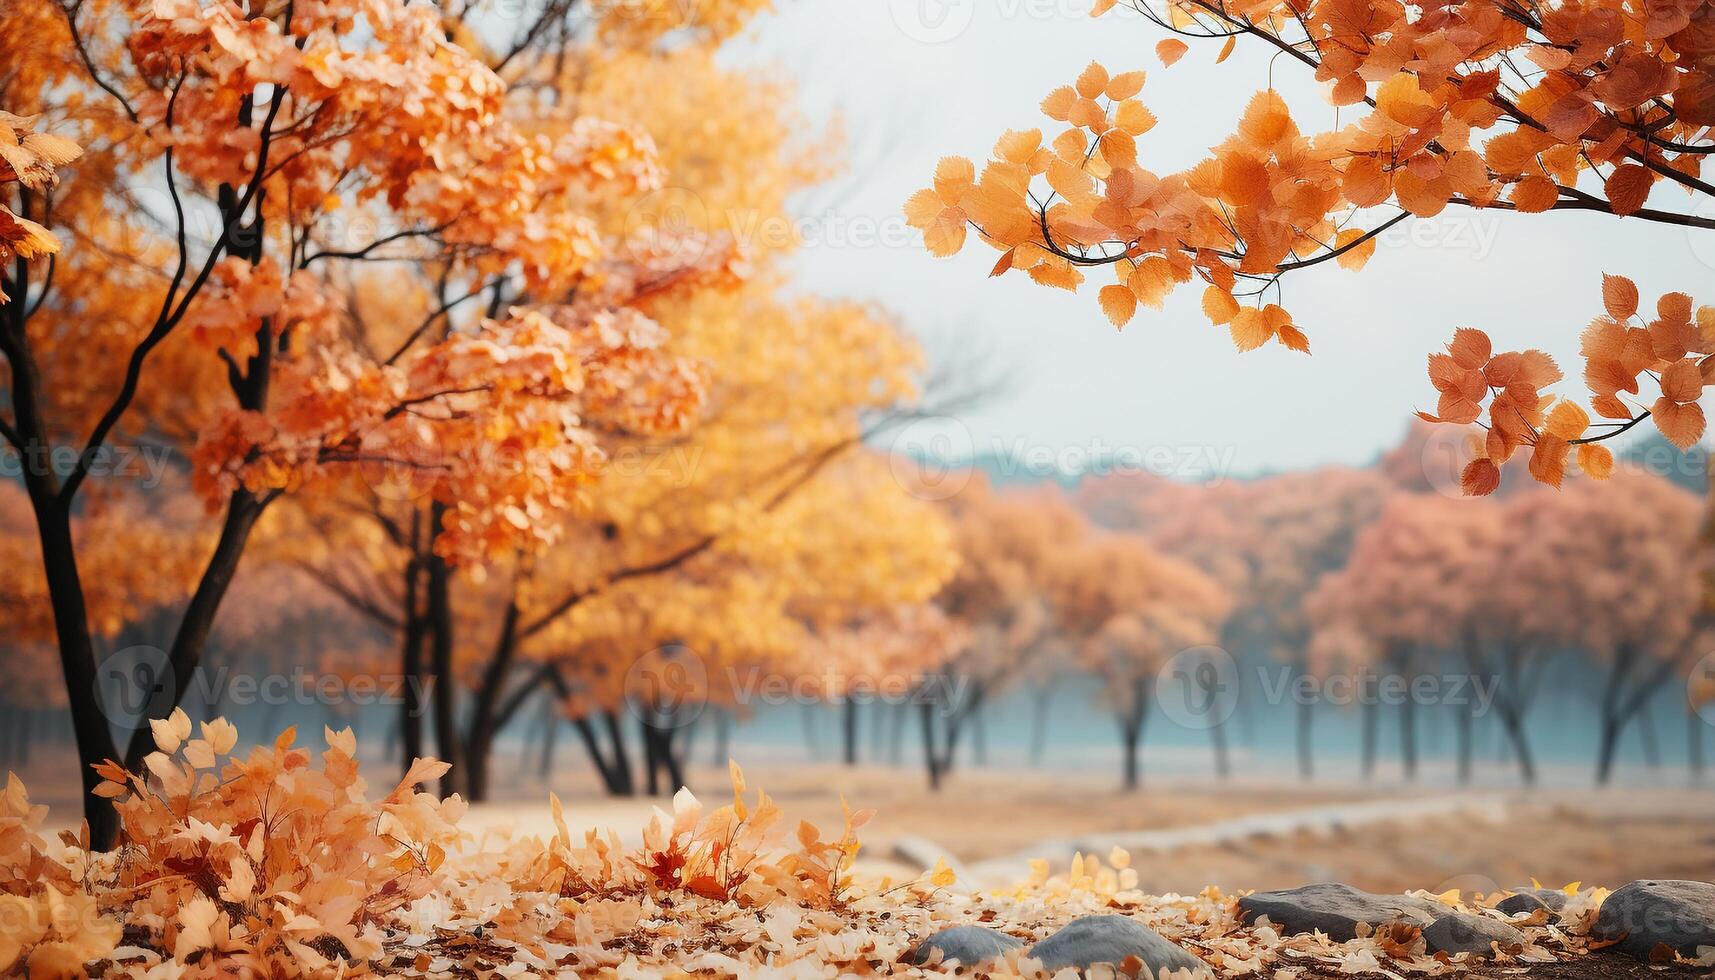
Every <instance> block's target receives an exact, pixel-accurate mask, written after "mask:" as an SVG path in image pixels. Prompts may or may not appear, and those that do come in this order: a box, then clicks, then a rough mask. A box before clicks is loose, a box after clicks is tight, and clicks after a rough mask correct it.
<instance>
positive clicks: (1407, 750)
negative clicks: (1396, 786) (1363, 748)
mask: <svg viewBox="0 0 1715 980" xmlns="http://www.w3.org/2000/svg"><path fill="white" fill-rule="evenodd" d="M1399 757H1400V762H1401V764H1402V765H1403V766H1404V768H1405V778H1406V779H1408V780H1415V779H1416V778H1417V704H1416V702H1415V701H1414V700H1413V699H1412V698H1411V696H1410V695H1407V696H1406V698H1405V699H1404V700H1403V701H1401V702H1400V703H1399Z"/></svg>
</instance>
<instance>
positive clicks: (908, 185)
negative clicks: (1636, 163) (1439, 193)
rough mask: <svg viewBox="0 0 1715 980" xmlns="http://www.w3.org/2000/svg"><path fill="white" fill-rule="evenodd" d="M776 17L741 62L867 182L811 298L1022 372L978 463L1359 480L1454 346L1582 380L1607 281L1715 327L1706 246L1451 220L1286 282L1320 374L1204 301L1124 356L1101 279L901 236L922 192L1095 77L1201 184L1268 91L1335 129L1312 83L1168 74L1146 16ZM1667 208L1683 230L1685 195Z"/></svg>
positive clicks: (1193, 69)
mask: <svg viewBox="0 0 1715 980" xmlns="http://www.w3.org/2000/svg"><path fill="white" fill-rule="evenodd" d="M780 6H781V10H780V12H779V13H777V14H776V15H773V16H771V17H769V18H768V19H766V20H765V21H763V22H762V23H761V24H760V25H759V26H758V27H757V28H756V29H755V30H754V32H753V35H754V36H753V38H752V39H751V40H749V41H748V42H747V43H746V44H744V45H743V46H741V47H740V49H739V50H738V51H737V52H735V54H734V59H735V60H736V61H740V62H743V63H747V64H751V63H754V64H773V65H776V66H778V67H779V69H780V70H781V71H783V72H784V73H786V74H787V75H788V76H789V77H790V78H792V79H793V80H794V81H795V82H796V84H797V85H798V87H799V91H800V94H801V105H802V106H803V108H804V110H805V112H806V115H807V116H808V117H809V118H810V119H811V120H812V121H813V122H815V123H820V122H823V121H825V120H828V119H830V118H834V117H836V116H837V117H838V118H840V119H841V120H842V121H843V124H844V126H845V128H846V131H847V134H848V138H849V144H850V151H851V152H850V155H851V159H852V168H851V170H850V172H849V173H847V174H846V175H845V176H843V177H842V178H841V179H839V180H837V181H835V182H834V183H833V184H832V185H830V186H827V187H825V188H822V189H819V190H818V191H816V192H814V193H812V194H809V195H806V196H805V197H804V199H802V200H801V201H800V202H799V212H800V216H801V217H802V219H803V220H804V221H805V223H806V224H805V227H806V236H807V239H808V242H807V245H806V247H805V248H804V249H803V251H802V252H801V254H800V255H799V256H798V257H797V258H796V261H797V263H798V267H799V270H800V272H801V274H802V276H801V278H802V281H803V283H804V284H805V286H806V288H808V289H811V290H814V291H816V292H819V293H823V294H826V295H834V296H843V297H855V298H865V299H873V300H876V301H878V302H880V303H883V304H885V305H886V306H888V307H890V308H892V309H893V310H895V311H897V312H898V313H899V314H900V315H901V316H902V317H903V318H904V320H905V321H906V322H907V323H908V324H909V325H910V326H911V328H912V329H913V330H915V331H917V332H919V333H920V334H922V335H925V336H926V337H929V338H931V339H932V342H933V345H934V346H935V347H936V348H937V349H939V350H941V351H942V352H943V353H946V352H951V355H952V356H954V357H958V358H963V357H968V356H970V355H971V353H972V352H985V351H986V352H989V353H990V355H991V356H992V358H993V359H994V360H996V361H997V362H998V363H1001V364H1005V365H1007V366H1010V367H1011V368H1012V369H1013V371H1014V377H1015V383H1014V384H1013V385H1012V386H1011V387H1010V389H1009V390H1008V391H1007V392H1006V394H1005V395H1004V396H1003V397H1000V398H997V399H994V400H992V401H991V402H990V403H989V404H986V405H984V406H983V407H981V408H979V409H976V410H973V411H970V412H967V413H964V414H963V415H962V417H961V419H960V422H961V424H962V426H963V428H964V429H965V430H968V432H969V433H970V439H971V441H972V444H973V445H974V447H975V448H976V449H977V450H979V451H982V450H992V449H994V448H996V447H999V448H1001V449H1003V450H1006V451H1012V450H1014V449H1017V448H1018V447H1031V448H1034V449H1036V450H1038V451H1039V452H1040V451H1044V450H1046V451H1048V452H1055V451H1060V450H1071V451H1072V452H1073V453H1076V452H1079V451H1082V450H1089V449H1094V450H1096V451H1098V452H1099V451H1101V449H1102V448H1103V447H1112V446H1123V447H1128V448H1130V449H1132V450H1139V449H1151V450H1154V451H1156V452H1157V456H1156V458H1158V459H1160V458H1165V456H1164V455H1162V454H1161V452H1160V451H1161V450H1162V448H1163V447H1165V448H1166V449H1167V450H1169V451H1170V452H1171V453H1172V454H1173V455H1175V456H1186V455H1195V454H1204V455H1209V456H1214V457H1219V458H1222V459H1226V460H1229V461H1230V471H1232V472H1239V473H1245V472H1255V471H1259V470H1265V469H1281V468H1295V467H1301V466H1306V465H1311V464H1315V463H1322V462H1347V463H1362V462H1366V461H1368V460H1370V459H1371V458H1373V457H1374V456H1375V454H1376V453H1377V452H1378V451H1380V450H1381V449H1383V448H1385V447H1387V446H1390V445H1392V444H1394V443H1395V442H1397V441H1398V439H1399V438H1400V436H1401V434H1402V433H1403V431H1404V429H1405V427H1406V425H1407V422H1408V420H1409V417H1410V415H1411V412H1412V411H1413V410H1414V409H1417V408H1433V407H1434V399H1433V397H1432V395H1433V391H1432V389H1431V388H1430V386H1429V382H1428V380H1427V379H1426V378H1425V376H1424V370H1423V363H1424V355H1425V354H1426V353H1427V352H1428V351H1430V350H1431V349H1436V348H1438V346H1439V345H1440V344H1442V343H1444V342H1445V341H1446V340H1447V338H1448V337H1450V336H1451V334H1452V331H1453V329H1454V328H1455V327H1458V326H1466V325H1470V326H1480V327H1482V328H1484V329H1486V330H1488V331H1489V333H1490V334H1491V335H1492V336H1493V337H1494V338H1495V340H1496V343H1497V344H1498V345H1505V346H1506V347H1527V346H1537V347H1542V348H1544V349H1546V350H1548V351H1549V352H1550V353H1552V354H1554V355H1555V356H1556V358H1557V359H1559V360H1560V361H1561V362H1562V364H1563V365H1567V364H1571V363H1572V355H1574V354H1575V353H1576V337H1577V334H1578V331H1579V330H1580V329H1581V327H1582V325H1583V324H1585V323H1587V322H1588V321H1589V320H1590V318H1591V317H1592V316H1594V315H1596V314H1597V313H1598V312H1600V293H1599V285H1600V275H1601V273H1602V272H1603V271H1604V270H1607V271H1612V272H1618V273H1623V274H1627V275H1631V276H1632V277H1634V278H1635V279H1637V280H1638V283H1639V286H1640V288H1641V289H1642V291H1643V293H1644V295H1645V296H1646V298H1648V297H1653V296H1656V295H1659V294H1660V293H1662V292H1665V291H1669V290H1675V289H1679V290H1686V291H1689V292H1692V293H1693V295H1694V296H1696V297H1697V298H1698V299H1699V300H1700V301H1715V298H1712V297H1715V291H1712V290H1710V289H1709V288H1708V284H1709V283H1710V282H1711V278H1712V277H1711V272H1712V271H1715V233H1707V232H1705V233H1703V238H1702V239H1701V240H1698V239H1696V238H1694V237H1692V236H1694V235H1696V234H1697V233H1695V232H1687V231H1685V230H1681V229H1678V228H1672V227H1664V226H1660V225H1651V224H1645V223H1642V222H1629V221H1620V220H1617V219H1614V218H1611V217H1606V216H1601V215H1582V214H1577V213H1557V214H1545V215H1532V216H1517V215H1506V214H1502V213H1499V212H1473V211H1468V210H1461V209H1454V210H1453V211H1451V212H1449V213H1448V214H1447V215H1444V216H1443V217H1441V218H1439V219H1434V220H1430V221H1421V222H1417V223H1415V224H1407V225H1402V226H1401V227H1399V228H1396V229H1394V230H1393V231H1392V232H1390V233H1389V234H1387V235H1386V237H1384V238H1383V239H1382V240H1381V245H1380V247H1379V248H1378V249H1377V252H1376V255H1375V257H1374V258H1373V259H1372V260H1371V261H1370V263H1369V265H1368V266H1367V267H1366V268H1365V269H1364V271H1363V272H1361V273H1356V274H1354V273H1351V272H1347V271H1345V270H1342V269H1339V268H1337V267H1336V266H1335V265H1334V264H1333V263H1329V264H1328V265H1326V266H1321V267H1317V268H1315V269H1310V270H1305V271H1303V272H1299V273H1295V274H1292V275H1290V276H1288V277H1287V278H1286V280H1285V283H1284V284H1285V288H1286V293H1285V299H1286V305H1287V307H1288V308H1289V309H1290V310H1291V311H1292V312H1293V314H1294V316H1295V318H1296V319H1297V321H1298V322H1299V323H1300V324H1301V325H1302V326H1304V327H1305V328H1306V329H1307V331H1308V332H1309V335H1310V340H1311V345H1312V350H1313V351H1314V354H1313V356H1310V357H1305V356H1304V355H1302V354H1297V353H1293V352H1290V351H1287V350H1285V349H1284V348H1281V347H1279V346H1277V345H1270V346H1268V347H1266V348H1264V349H1263V350H1260V351H1256V352H1252V353H1249V354H1243V355H1241V354H1239V353H1238V352H1237V351H1235V350H1234V349H1233V347H1232V344H1231V341H1230V339H1229V337H1228V334H1227V332H1226V330H1225V329H1223V328H1215V327H1211V326H1210V325H1209V323H1208V321H1207V320H1206V319H1204V317H1203V315H1202V313H1201V311H1200V309H1199V307H1198V303H1199V299H1200V295H1201V290H1199V289H1194V288H1189V287H1187V288H1183V289H1181V290H1180V292H1178V293H1176V294H1175V295H1174V297H1173V298H1172V299H1171V300H1169V302H1168V304H1167V307H1166V309H1165V310H1163V311H1160V312H1156V311H1152V310H1147V309H1146V310H1141V311H1140V313H1139V315H1138V317H1137V319H1135V320H1133V321H1132V323H1131V324H1130V325H1129V326H1128V327H1127V328H1126V329H1125V331H1124V332H1123V333H1120V332H1116V331H1115V330H1114V329H1113V328H1112V327H1111V326H1109V325H1108V323H1107V321H1106V320H1105V319H1104V318H1103V316H1102V314H1101V312H1100V310H1099V308H1098V307H1097V305H1096V302H1095V296H1094V291H1095V289H1096V288H1098V287H1099V286H1100V285H1102V284H1104V283H1106V282H1107V281H1109V280H1107V278H1106V277H1102V278H1101V279H1100V280H1099V281H1098V280H1097V279H1096V277H1092V281H1091V283H1090V284H1087V285H1086V287H1085V289H1084V290H1083V291H1081V292H1080V293H1079V294H1077V295H1072V294H1069V293H1065V292H1063V291H1060V290H1049V289H1044V288H1041V287H1038V286H1036V285H1035V284H1034V283H1032V282H1030V280H1029V279H1028V278H1026V277H1024V276H1022V275H1018V274H1013V275H1008V276H1005V277H1002V278H1000V279H994V280H990V279H988V278H987V273H988V270H989V267H990V266H991V265H992V264H993V263H994V260H995V257H996V255H995V253H994V252H993V251H992V250H990V249H988V248H987V247H985V246H980V245H977V244H975V243H973V244H972V245H970V246H967V248H966V250H965V252H964V253H962V254H961V255H959V256H957V257H956V258H953V259H934V258H931V257H930V256H929V255H928V254H927V253H925V252H924V251H923V250H922V247H921V244H920V242H919V241H918V240H917V239H916V238H915V236H912V235H907V234H905V232H906V231H907V229H904V228H903V222H902V219H900V218H899V212H900V207H901V204H902V202H903V201H904V200H905V198H906V197H907V196H908V195H909V194H910V193H911V192H912V191H914V190H916V189H918V188H920V187H924V186H927V184H928V181H929V177H930V175H931V173H932V172H933V170H934V167H935V163H936V161H937V160H938V159H939V158H940V157H941V156H943V155H946V154H960V155H965V156H969V157H972V158H974V159H976V160H977V161H978V165H979V168H980V166H981V161H982V160H983V159H984V158H985V156H986V154H987V151H988V150H989V148H990V147H991V146H992V144H993V142H994V139H995V138H996V137H997V136H999V135H1000V134H1001V133H1002V132H1003V131H1004V130H1006V129H1008V128H1030V127H1039V126H1045V125H1047V124H1048V123H1047V120H1046V119H1045V118H1044V117H1042V116H1041V114H1040V112H1039V111H1038V110H1037V108H1036V105H1037V103H1038V102H1039V101H1040V99H1041V98H1042V96H1044V95H1046V94H1047V93H1048V92H1049V91H1050V90H1051V89H1053V88H1054V87H1056V86H1058V85H1063V84H1067V83H1069V82H1071V81H1072V80H1073V79H1074V78H1075V77H1076V76H1077V74H1078V72H1079V71H1080V70H1081V69H1082V68H1083V66H1084V65H1085V64H1087V63H1088V62H1089V61H1090V60H1091V59H1095V60H1099V61H1101V62H1102V63H1103V64H1105V65H1107V66H1108V67H1109V68H1110V69H1111V70H1113V71H1115V72H1118V71H1125V70H1132V69H1137V68H1143V69H1146V70H1147V71H1148V73H1149V79H1148V82H1147V84H1146V85H1145V86H1144V91H1143V99H1144V101H1145V102H1146V103H1147V104H1148V105H1149V106H1150V107H1151V108H1152V110H1153V111H1154V112H1155V113H1156V115H1157V116H1158V117H1160V120H1161V121H1160V124H1159V125H1158V126H1157V127H1156V128H1155V129H1154V130H1152V131H1151V132H1150V133H1148V134H1146V135H1145V136H1144V137H1142V139H1141V140H1140V141H1139V157H1140V158H1141V160H1142V161H1143V162H1144V165H1145V166H1146V167H1149V168H1151V169H1154V170H1156V171H1157V172H1164V171H1167V170H1170V169H1177V168H1180V167H1183V166H1186V165H1189V164H1191V163H1194V162H1196V161H1197V160H1198V159H1200V158H1201V157H1202V156H1203V155H1204V154H1205V153H1206V151H1207V148H1208V147H1209V146H1211V145H1212V144H1213V143H1215V142H1218V141H1219V140H1220V139H1222V138H1224V137H1225V136H1226V135H1227V134H1228V133H1229V132H1231V130H1232V129H1233V127H1234V125H1235V123H1236V121H1237V119H1238V117H1239V115H1240V113H1241V111H1242V109H1243V106H1244V103H1245V102H1246V101H1247V100H1248V99H1249V97H1250V95H1251V94H1252V93H1253V92H1255V91H1256V90H1258V89H1260V88H1264V87H1266V86H1267V85H1268V84H1269V76H1270V72H1271V69H1272V73H1273V82H1274V84H1275V86H1276V87H1277V88H1278V89H1280V90H1281V91H1282V92H1283V94H1284V95H1285V96H1286V98H1287V100H1288V102H1289V104H1291V106H1292V107H1293V111H1294V117H1295V119H1296V120H1297V121H1298V123H1299V125H1300V127H1302V128H1305V129H1312V128H1316V129H1321V128H1327V127H1328V126H1329V125H1330V124H1331V123H1332V122H1333V118H1334V110H1333V108H1332V107H1330V106H1328V105H1327V103H1326V102H1325V101H1324V100H1323V99H1322V97H1321V94H1320V90H1319V88H1318V87H1317V86H1315V85H1314V83H1313V82H1312V81H1311V80H1310V79H1309V78H1307V77H1306V72H1304V71H1303V70H1301V69H1300V68H1299V67H1298V66H1296V65H1294V64H1290V63H1288V62H1286V61H1284V60H1282V61H1280V62H1278V63H1276V64H1274V65H1272V66H1271V64H1270V59H1269V58H1268V56H1267V53H1266V52H1265V51H1263V50H1260V48H1259V46H1257V45H1247V44H1245V43H1243V42H1242V41H1241V43H1240V44H1239V46H1238V50H1237V51H1236V52H1235V54H1234V55H1233V57H1232V58H1230V59H1229V60H1228V61H1227V62H1226V63H1225V64H1222V65H1215V64H1214V59H1215V56H1216V53H1217V48H1218V42H1215V43H1214V44H1201V45H1194V46H1193V47H1192V49H1191V52H1190V53H1189V54H1187V55H1186V57H1185V59H1184V60H1183V61H1181V62H1179V64H1177V65H1175V66H1174V67H1173V68H1171V69H1166V68H1163V67H1162V66H1161V65H1160V63H1159V62H1157V61H1156V59H1155V57H1154V48H1155V44H1156V42H1157V41H1159V40H1160V39H1161V38H1162V37H1163V36H1164V35H1163V33H1162V32H1161V30H1160V29H1159V28H1157V27H1155V26H1154V25H1152V24H1150V23H1148V22H1147V21H1144V20H1142V19H1141V18H1138V17H1135V16H1131V17H1120V16H1116V15H1113V14H1110V15H1108V16H1106V17H1103V18H1101V19H1099V20H1092V19H1091V18H1089V17H1088V15H1087V10H1088V0H780ZM1348 111H1349V110H1348ZM1050 135H1052V133H1050ZM1652 204H1655V205H1658V206H1664V207H1678V208H1684V207H1686V206H1688V205H1686V204H1685V203H1683V202H1682V200H1681V199H1679V195H1678V194H1677V192H1674V191H1670V190H1668V189H1665V188H1658V189H1657V191H1656V194H1655V197H1653V198H1652ZM1646 302H1647V299H1646ZM1569 393H1571V392H1569ZM960 437H961V438H963V436H962V433H961V436H960Z"/></svg>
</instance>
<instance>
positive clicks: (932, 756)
mask: <svg viewBox="0 0 1715 980" xmlns="http://www.w3.org/2000/svg"><path fill="white" fill-rule="evenodd" d="M918 716H919V719H920V720H921V721H922V723H923V765H924V768H926V769H927V770H928V772H929V790H930V792H936V791H939V790H940V788H941V775H942V769H941V754H940V750H939V749H938V748H937V747H936V744H935V742H936V739H935V705H934V702H932V701H930V700H928V699H924V700H923V702H922V703H921V704H919V705H918Z"/></svg>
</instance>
